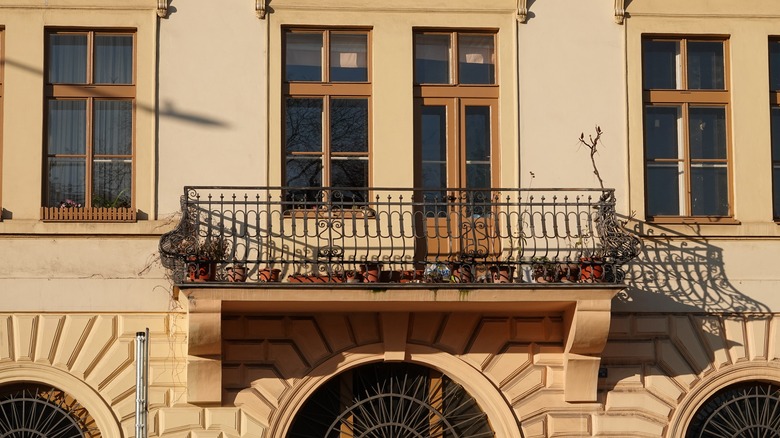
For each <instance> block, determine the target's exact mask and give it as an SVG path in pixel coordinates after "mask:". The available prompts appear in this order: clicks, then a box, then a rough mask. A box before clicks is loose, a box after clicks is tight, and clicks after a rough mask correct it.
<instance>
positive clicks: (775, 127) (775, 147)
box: [770, 106, 780, 161]
mask: <svg viewBox="0 0 780 438" xmlns="http://www.w3.org/2000/svg"><path fill="white" fill-rule="evenodd" d="M770 115H771V119H772V159H773V160H776V161H780V107H779V106H773V107H772V110H771V112H770Z"/></svg>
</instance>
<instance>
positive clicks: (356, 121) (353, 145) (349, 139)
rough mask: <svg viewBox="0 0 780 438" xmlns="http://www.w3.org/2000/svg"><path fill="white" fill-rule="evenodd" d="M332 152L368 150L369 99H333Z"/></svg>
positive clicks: (331, 114)
mask: <svg viewBox="0 0 780 438" xmlns="http://www.w3.org/2000/svg"><path fill="white" fill-rule="evenodd" d="M330 147H331V151H332V152H368V99H331V101H330Z"/></svg>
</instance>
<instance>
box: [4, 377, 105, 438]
mask: <svg viewBox="0 0 780 438" xmlns="http://www.w3.org/2000/svg"><path fill="white" fill-rule="evenodd" d="M0 437H2V438H97V437H100V432H99V431H98V429H97V427H96V426H95V423H94V420H93V419H92V417H91V416H90V415H89V413H88V412H87V410H86V409H84V407H82V406H81V405H80V404H79V403H78V401H76V400H75V399H74V398H72V397H70V396H69V395H68V394H66V393H64V392H62V391H60V390H59V389H57V388H52V387H50V386H44V385H36V384H19V385H9V386H5V387H2V388H0Z"/></svg>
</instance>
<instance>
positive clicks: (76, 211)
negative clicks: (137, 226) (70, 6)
mask: <svg viewBox="0 0 780 438" xmlns="http://www.w3.org/2000/svg"><path fill="white" fill-rule="evenodd" d="M46 37H47V46H46V67H45V68H46V90H45V91H46V113H45V120H46V122H45V124H46V133H45V137H44V151H45V160H46V162H45V169H44V170H45V178H46V182H45V184H44V190H45V192H44V206H43V208H42V218H43V219H44V220H71V221H73V220H76V221H79V220H83V221H127V220H135V210H134V209H133V199H134V198H133V157H134V155H135V146H134V137H135V136H134V127H133V125H134V108H135V66H134V59H135V53H134V46H135V34H134V33H133V32H113V31H112V32H109V31H98V30H83V31H81V30H79V31H51V32H48V33H47V35H46Z"/></svg>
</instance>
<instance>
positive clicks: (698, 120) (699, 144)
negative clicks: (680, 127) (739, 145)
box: [688, 106, 726, 160]
mask: <svg viewBox="0 0 780 438" xmlns="http://www.w3.org/2000/svg"><path fill="white" fill-rule="evenodd" d="M688 136H689V138H688V144H689V146H690V148H691V158H692V159H694V160H695V159H700V158H720V159H725V158H726V108H724V107H694V106H692V107H690V108H689V110H688Z"/></svg>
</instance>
